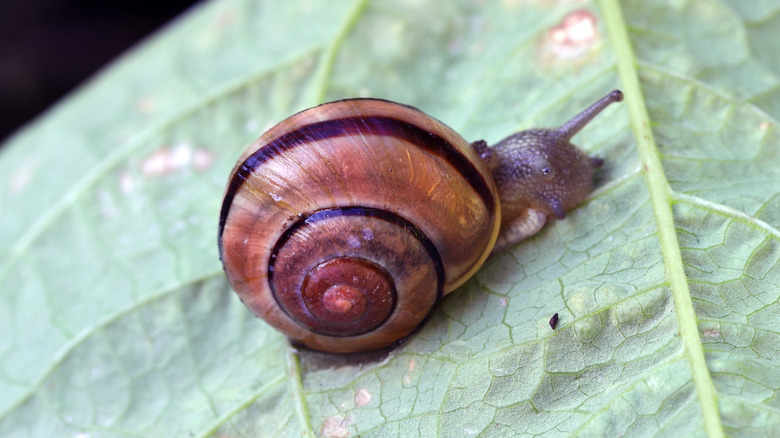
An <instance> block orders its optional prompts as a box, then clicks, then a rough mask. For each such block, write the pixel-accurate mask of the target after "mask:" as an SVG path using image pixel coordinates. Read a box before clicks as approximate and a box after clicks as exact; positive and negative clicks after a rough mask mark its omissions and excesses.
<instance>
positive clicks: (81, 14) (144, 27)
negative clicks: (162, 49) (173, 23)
mask: <svg viewBox="0 0 780 438" xmlns="http://www.w3.org/2000/svg"><path fill="white" fill-rule="evenodd" d="M195 3H196V1H195V0H110V1H106V0H0V142H2V141H4V140H6V139H7V138H8V136H9V135H10V134H12V133H13V132H14V130H16V129H18V128H19V127H20V126H21V125H23V124H24V123H26V122H28V121H30V120H31V119H33V118H35V116H37V115H38V114H40V113H41V112H42V111H44V110H45V109H46V108H47V107H48V106H50V105H51V104H52V103H54V102H55V101H56V100H57V99H59V98H60V97H62V96H64V95H65V94H67V93H68V92H69V91H70V90H72V89H73V88H74V87H76V86H78V85H79V84H80V83H81V82H83V81H84V80H85V79H86V78H88V77H89V76H90V75H92V74H94V73H95V72H96V71H97V70H99V69H100V68H101V67H103V66H105V65H106V64H108V63H109V62H111V60H112V59H114V58H116V57H117V56H118V55H119V54H121V53H122V52H123V51H124V50H126V49H128V48H130V47H132V46H133V45H134V44H136V43H137V42H139V41H140V40H141V39H143V38H145V37H146V36H148V35H150V34H151V33H153V32H154V31H155V30H157V29H159V28H161V27H162V26H163V25H164V24H165V23H167V22H168V21H170V20H171V19H172V18H174V17H176V16H177V15H179V14H180V13H182V12H183V11H185V10H186V9H187V8H189V7H190V6H191V5H193V4H195Z"/></svg>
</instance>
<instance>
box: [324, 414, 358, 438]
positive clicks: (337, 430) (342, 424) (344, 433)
mask: <svg viewBox="0 0 780 438" xmlns="http://www.w3.org/2000/svg"><path fill="white" fill-rule="evenodd" d="M350 424H352V422H351V421H350V419H349V417H347V418H345V417H341V416H338V415H334V416H332V417H328V418H326V419H325V421H323V422H322V429H321V430H320V435H321V436H323V437H328V438H346V437H348V436H349V425H350Z"/></svg>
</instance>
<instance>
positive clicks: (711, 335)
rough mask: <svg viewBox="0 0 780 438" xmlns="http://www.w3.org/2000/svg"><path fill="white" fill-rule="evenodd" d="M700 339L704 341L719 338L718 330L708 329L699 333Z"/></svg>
mask: <svg viewBox="0 0 780 438" xmlns="http://www.w3.org/2000/svg"><path fill="white" fill-rule="evenodd" d="M701 337H702V338H706V339H717V338H719V337H720V330H718V329H714V328H709V329H706V330H704V331H702V332H701Z"/></svg>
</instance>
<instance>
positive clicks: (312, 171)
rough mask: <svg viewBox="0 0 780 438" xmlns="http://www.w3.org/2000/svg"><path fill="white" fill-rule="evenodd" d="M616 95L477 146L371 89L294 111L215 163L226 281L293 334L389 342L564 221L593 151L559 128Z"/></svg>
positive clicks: (326, 344)
mask: <svg viewBox="0 0 780 438" xmlns="http://www.w3.org/2000/svg"><path fill="white" fill-rule="evenodd" d="M621 99H622V94H621V93H620V92H619V91H613V92H612V93H610V94H609V95H607V96H606V97H604V98H603V99H601V100H600V101H599V102H597V103H595V104H594V105H592V106H591V107H590V108H588V109H587V110H586V111H584V112H583V113H581V114H580V115H578V116H577V117H575V118H574V119H572V121H570V122H568V123H567V124H565V125H564V126H563V127H561V128H559V129H554V130H547V129H537V130H530V131H523V132H521V133H517V134H515V135H513V136H510V137H507V138H506V139H504V140H502V141H501V142H499V143H498V144H497V145H496V146H494V147H492V148H488V147H487V144H486V143H485V142H484V141H477V142H474V143H469V142H467V141H466V140H464V139H463V138H462V137H461V136H460V135H458V134H457V133H456V132H455V131H453V130H452V129H451V128H449V127H448V126H446V125H444V124H443V123H441V122H439V121H438V120H436V119H434V118H432V117H430V116H428V115H426V114H425V113H423V112H422V111H420V110H418V109H416V108H413V107H410V106H407V105H402V104H398V103H394V102H390V101H386V100H380V99H347V100H341V101H335V102H330V103H326V104H323V105H320V106H317V107H314V108H310V109H308V110H304V111H302V112H299V113H297V114H295V115H293V116H291V117H290V118H288V119H286V120H284V121H282V122H280V123H279V124H278V125H276V126H274V127H273V128H271V129H270V130H269V131H267V132H266V133H265V134H263V135H262V136H261V137H260V138H259V139H258V140H257V141H256V142H255V143H253V144H252V145H251V146H249V147H248V148H247V149H246V150H245V151H244V152H243V154H242V155H241V157H240V158H239V159H238V162H237V163H236V166H235V167H234V168H233V171H232V172H231V174H230V178H229V180H228V185H227V188H226V190H225V197H224V200H223V204H222V210H221V214H220V222H219V233H218V234H219V238H218V243H219V250H220V258H221V260H222V262H223V266H224V268H225V272H226V273H227V276H228V279H229V281H230V284H231V286H232V288H233V289H234V290H235V291H236V292H237V293H238V294H239V296H240V298H241V300H242V301H243V302H244V303H245V304H246V305H247V306H248V307H249V308H250V309H251V310H252V311H253V312H254V313H255V314H256V315H258V316H260V317H262V318H263V319H264V320H266V321H267V322H268V323H270V324H271V325H273V326H274V327H276V328H277V329H279V330H281V331H282V332H284V333H285V334H286V335H287V336H288V337H290V338H291V339H292V340H293V341H294V342H297V343H301V344H303V345H306V346H308V347H310V348H313V349H316V350H323V351H331V352H354V351H365V350H372V349H376V348H381V347H384V346H387V345H390V344H392V343H393V342H395V341H397V340H399V339H401V338H403V337H405V336H407V335H408V334H410V333H411V332H412V331H414V329H415V328H416V327H418V326H419V325H420V323H421V322H422V321H423V320H424V319H425V317H426V316H427V315H428V313H429V312H430V310H431V308H432V307H433V305H434V304H435V303H436V301H437V300H438V299H439V298H441V297H442V296H443V295H446V294H447V293H449V292H451V291H452V290H454V289H455V288H457V287H458V286H459V285H461V284H463V283H464V282H465V281H466V280H467V279H468V278H469V277H471V276H472V275H473V274H474V272H475V271H476V270H477V269H479V267H480V266H481V265H482V263H483V262H484V261H485V260H486V259H487V257H488V256H489V255H490V254H491V252H493V251H498V250H500V249H503V248H505V247H507V246H509V245H512V244H514V243H516V242H517V241H519V240H522V239H523V238H525V237H527V236H529V235H531V234H534V233H535V232H537V231H538V230H539V229H540V228H541V227H542V226H543V225H544V223H545V221H546V220H547V218H548V217H556V218H557V219H563V218H564V217H565V211H566V210H568V209H570V208H572V207H574V206H575V205H576V204H578V203H580V202H581V201H582V200H583V199H584V198H585V197H586V196H587V195H588V193H590V192H591V191H592V189H593V172H594V171H595V169H597V168H598V167H600V166H601V165H602V164H603V161H601V160H599V159H594V158H590V157H588V156H587V155H585V154H584V153H583V152H582V151H580V150H579V149H578V148H576V147H575V146H573V145H571V144H570V143H569V139H570V138H571V137H572V136H573V135H574V134H575V133H576V132H578V131H579V130H580V129H581V128H582V127H583V126H584V125H585V124H586V123H587V122H588V121H589V120H591V119H592V118H593V117H594V116H595V115H596V114H598V113H599V112H600V111H601V110H603V108H605V107H606V106H608V105H609V104H610V103H612V102H617V101H620V100H621Z"/></svg>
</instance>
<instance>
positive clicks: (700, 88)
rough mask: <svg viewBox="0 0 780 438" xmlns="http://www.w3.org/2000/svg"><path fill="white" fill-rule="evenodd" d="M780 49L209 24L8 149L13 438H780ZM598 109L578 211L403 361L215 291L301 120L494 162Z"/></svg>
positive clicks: (6, 363) (354, 26)
mask: <svg viewBox="0 0 780 438" xmlns="http://www.w3.org/2000/svg"><path fill="white" fill-rule="evenodd" d="M618 6H619V8H618ZM777 35H780V2H778V1H776V0H763V1H752V2H739V1H737V0H729V1H726V0H721V1H716V0H704V1H693V0H690V1H683V0H680V1H676V2H668V1H661V0H650V1H648V0H626V1H622V2H620V4H619V5H618V3H617V2H616V1H614V0H603V1H600V2H598V3H588V2H550V1H504V2H470V1H465V0H464V1H451V2H446V3H441V2H440V3H436V4H435V7H434V5H433V3H432V2H426V1H422V0H409V1H404V2H378V1H374V2H370V1H364V0H360V1H352V2H346V1H344V2H307V1H287V2H271V1H267V2H262V1H249V0H226V1H222V2H212V3H204V4H202V5H201V6H199V7H197V8H195V9H193V10H192V11H190V12H189V13H187V14H186V15H185V16H183V17H182V18H180V19H179V20H177V21H176V22H175V23H172V24H171V25H170V26H169V27H168V28H166V29H165V30H164V31H162V32H160V33H159V34H158V35H155V36H153V37H151V38H150V39H149V41H147V42H146V43H144V44H142V45H141V46H139V47H138V48H136V49H135V50H133V51H131V52H129V53H127V54H126V55H124V56H123V57H122V59H120V60H118V61H117V62H116V63H114V64H113V65H112V66H111V67H109V68H107V69H106V70H105V71H104V72H102V73H101V74H100V75H99V76H97V77H96V78H94V79H93V80H91V81H89V82H88V83H86V84H85V85H84V86H83V87H82V88H81V89H80V90H78V91H77V92H76V93H74V94H73V95H71V96H70V97H69V98H67V99H66V100H65V101H63V102H61V103H59V104H58V105H57V106H55V107H54V108H52V109H51V110H50V111H49V112H48V113H47V114H46V115H45V116H43V117H42V118H41V119H39V120H38V121H36V122H35V123H33V124H31V125H30V126H28V127H26V128H25V129H23V130H21V131H20V132H19V133H17V135H15V136H14V137H13V138H12V139H10V140H9V142H8V143H7V144H5V145H4V146H3V148H2V153H1V154H0V211H2V214H1V215H0V333H3V336H1V337H0V436H109V437H110V436H300V435H301V434H303V435H317V436H331V437H339V436H358V435H359V436H432V435H435V436H457V437H462V436H476V435H480V434H482V435H484V436H515V435H544V436H556V437H557V436H561V435H578V436H620V435H625V436H651V435H678V436H712V437H714V436H720V435H721V434H723V433H725V434H728V435H733V436H770V435H772V432H773V431H775V430H778V428H780V401H779V400H780V396H779V395H778V394H779V393H778V391H779V388H780V359H778V357H780V356H779V355H780V334H779V333H778V328H777V321H779V320H780V305H779V304H778V301H779V300H780V247H779V246H778V242H779V241H780V140H779V139H778V135H777V122H778V119H779V118H780V91H778V90H780V86H778V85H779V83H780V52H778V51H777V50H774V49H773V48H774V47H776V38H777ZM612 88H621V89H623V91H624V92H625V93H626V100H625V101H624V102H623V103H622V104H620V105H616V106H615V107H614V108H610V109H609V110H608V111H607V112H606V113H605V114H604V115H602V116H600V117H599V118H598V119H596V120H595V121H594V122H593V123H592V124H591V125H589V126H588V127H587V128H586V129H585V130H584V131H583V132H582V133H581V134H579V135H578V136H576V137H575V139H574V140H575V143H577V144H579V145H580V146H582V147H583V148H584V149H586V150H587V151H589V152H590V153H591V154H593V155H597V156H600V157H604V158H606V160H607V165H606V167H605V169H604V170H603V171H602V172H600V173H599V174H598V176H597V189H596V191H595V192H594V193H593V195H591V196H590V197H589V199H588V200H587V201H586V202H585V203H584V204H583V205H581V206H580V207H578V208H577V209H576V210H574V211H572V212H570V214H569V215H568V217H567V219H566V220H565V221H560V222H556V223H554V224H550V225H548V226H547V227H546V228H545V229H544V230H543V231H542V232H541V233H540V234H539V235H537V236H535V237H533V238H531V239H529V240H527V241H525V242H523V243H521V244H520V245H517V246H516V247H514V248H513V249H512V250H511V251H509V252H507V253H504V254H502V255H500V256H498V257H494V258H492V259H491V260H489V261H488V263H487V264H486V265H485V267H484V268H483V269H482V270H481V271H480V272H479V273H478V274H477V275H476V277H475V278H474V279H472V280H471V281H469V282H468V283H467V284H466V285H465V286H463V287H462V288H460V289H459V290H458V291H456V292H454V293H453V294H451V295H449V296H447V297H446V298H445V299H444V300H442V302H440V303H439V305H438V306H437V307H436V309H435V310H434V313H433V314H432V316H431V317H430V319H429V320H428V321H427V323H426V324H425V326H424V327H423V328H422V329H421V330H419V331H418V332H417V333H416V334H414V335H413V336H412V337H410V338H409V339H408V340H407V341H406V342H405V343H404V344H403V345H401V346H399V347H398V348H396V349H394V350H392V351H390V352H381V353H375V354H368V355H352V356H337V355H328V354H323V353H314V352H310V351H295V350H292V349H291V348H290V347H289V345H288V343H287V341H286V340H285V339H284V337H283V336H281V335H280V334H278V333H276V332H274V331H273V330H272V329H270V328H269V327H268V326H267V325H265V324H264V323H263V322H261V321H259V320H257V319H256V318H254V317H253V316H252V315H251V314H250V313H249V312H248V311H247V310H246V309H245V308H244V306H243V305H242V304H241V303H240V302H239V300H238V299H237V297H236V296H235V294H233V293H232V292H231V291H230V289H229V286H228V285H227V282H226V280H225V278H224V274H223V273H222V268H221V265H220V263H219V260H218V256H217V248H216V243H215V240H216V239H215V237H216V228H217V219H218V211H219V207H220V202H221V195H222V191H223V188H224V184H225V181H226V178H227V175H228V172H229V170H230V168H231V167H232V166H233V163H234V160H235V159H236V157H237V156H238V154H239V153H240V151H241V150H242V149H243V148H244V147H245V146H246V145H248V144H250V143H251V142H252V141H253V140H254V139H255V138H256V137H257V136H258V135H259V134H260V133H261V132H262V131H264V130H265V129H266V128H268V127H270V126H271V125H272V124H274V123H276V122H278V121H279V120H282V119H283V118H285V117H287V116H288V115H290V114H292V113H294V112H296V111H298V110H301V109H303V108H306V107H309V106H312V105H315V104H317V103H319V102H321V101H324V100H333V99H338V98H344V97H351V96H372V97H380V98H387V99H392V100H395V101H399V102H404V103H408V104H411V105H414V106H416V107H419V108H420V109H422V110H424V111H426V112H427V113H429V114H431V115H433V116H434V117H436V118H438V119H440V120H442V121H444V122H446V123H447V124H448V125H450V126H452V127H453V128H455V129H456V130H457V131H458V132H460V133H461V134H462V135H463V136H464V137H465V138H467V139H470V140H472V139H473V140H476V139H480V138H484V139H486V140H487V141H488V142H489V143H494V142H496V141H498V140H500V139H501V138H503V137H504V136H506V135H508V134H511V133H512V132H515V131H517V130H520V129H525V128H528V127H534V126H557V125H560V124H561V123H563V122H564V121H566V120H568V118H569V117H571V116H572V115H573V114H574V113H576V112H578V111H579V110H580V109H582V108H584V107H585V106H587V105H588V104H590V103H591V102H592V101H594V100H595V99H597V98H598V97H600V96H602V95H603V94H605V93H606V92H607V91H608V90H610V89H612ZM554 313H558V314H559V315H560V321H559V322H558V326H557V328H556V329H555V330H554V331H553V330H551V329H550V326H549V325H548V320H549V319H550V317H551V316H552V315H553V314H554Z"/></svg>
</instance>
